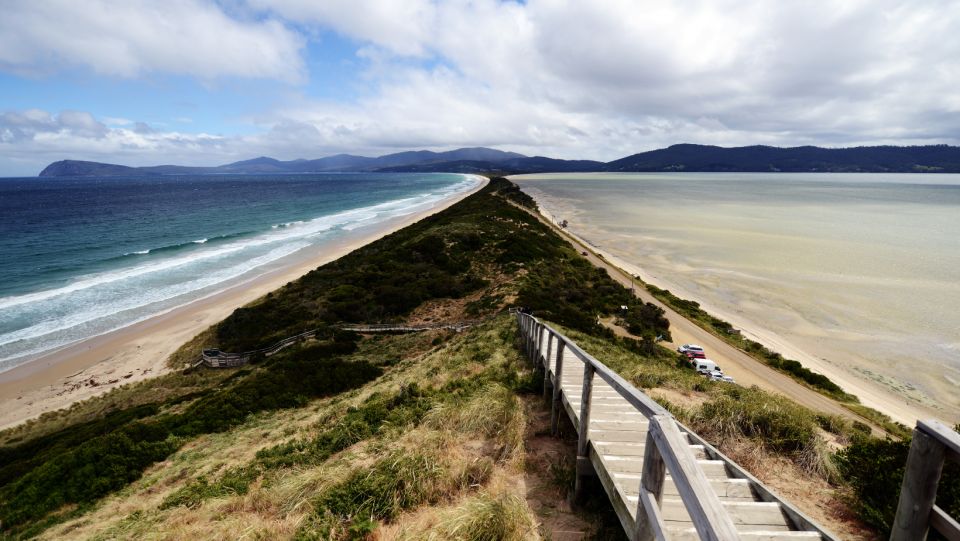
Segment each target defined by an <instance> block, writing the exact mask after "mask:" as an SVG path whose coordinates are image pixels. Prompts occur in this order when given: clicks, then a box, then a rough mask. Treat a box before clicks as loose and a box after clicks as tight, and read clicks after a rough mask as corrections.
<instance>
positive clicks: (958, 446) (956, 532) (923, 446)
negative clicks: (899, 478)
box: [890, 421, 960, 541]
mask: <svg viewBox="0 0 960 541" xmlns="http://www.w3.org/2000/svg"><path fill="white" fill-rule="evenodd" d="M946 460H952V461H954V462H956V463H958V464H960V434H957V433H956V432H954V431H953V430H951V429H950V428H949V427H947V426H946V425H944V424H943V423H941V422H939V421H919V422H917V427H916V428H915V429H914V430H913V441H912V442H911V443H910V454H909V455H908V456H907V468H906V471H905V472H904V475H903V486H902V487H901V489H900V503H899V505H898V506H897V516H896V519H895V520H894V523H893V531H892V532H891V533H890V540H891V541H913V540H915V539H926V538H927V533H928V531H929V530H930V528H933V529H934V530H936V531H937V532H938V533H939V534H940V535H941V536H943V537H944V538H945V539H948V540H949V541H960V523H958V522H957V520H956V519H955V518H953V517H951V516H950V515H948V514H947V513H945V512H944V511H943V509H941V508H939V507H937V505H936V497H937V487H939V485H940V474H941V473H942V471H943V464H944V462H945V461H946Z"/></svg>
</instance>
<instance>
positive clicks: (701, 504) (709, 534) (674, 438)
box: [646, 415, 740, 541]
mask: <svg viewBox="0 0 960 541" xmlns="http://www.w3.org/2000/svg"><path fill="white" fill-rule="evenodd" d="M648 434H650V435H652V436H653V441H654V442H655V443H656V451H653V449H650V448H648V449H647V450H646V453H651V452H657V453H658V454H659V455H660V458H661V459H662V460H663V463H664V464H665V465H666V469H667V471H669V472H670V476H671V477H673V482H674V484H675V485H676V486H677V492H679V493H680V499H682V500H683V504H684V505H685V506H686V508H687V512H688V513H690V518H691V519H692V520H693V526H694V527H695V528H696V529H697V533H698V534H700V539H706V540H710V541H726V540H734V539H740V534H739V533H738V532H737V528H736V526H735V525H734V524H733V519H731V518H730V515H729V514H728V513H727V511H726V510H725V509H724V508H723V504H722V503H720V498H719V497H718V496H717V493H716V491H714V490H713V488H712V487H711V486H710V481H709V480H707V476H706V475H705V474H704V473H703V470H701V469H700V467H699V466H698V465H697V459H696V457H695V456H693V452H691V451H690V446H689V444H688V443H686V442H684V440H683V436H682V435H681V434H680V429H679V428H678V427H677V423H676V422H674V420H673V418H671V417H666V416H663V415H654V416H653V417H650V428H649V432H648ZM661 484H662V480H661ZM649 522H651V523H652V521H649Z"/></svg>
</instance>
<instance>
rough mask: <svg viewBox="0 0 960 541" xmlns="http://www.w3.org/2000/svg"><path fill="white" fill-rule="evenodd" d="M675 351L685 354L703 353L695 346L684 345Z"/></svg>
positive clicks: (700, 348) (701, 349)
mask: <svg viewBox="0 0 960 541" xmlns="http://www.w3.org/2000/svg"><path fill="white" fill-rule="evenodd" d="M677 351H679V352H680V353H686V352H688V351H689V352H690V353H703V348H702V347H700V346H698V345H696V344H684V345H682V346H680V347H678V348H677Z"/></svg>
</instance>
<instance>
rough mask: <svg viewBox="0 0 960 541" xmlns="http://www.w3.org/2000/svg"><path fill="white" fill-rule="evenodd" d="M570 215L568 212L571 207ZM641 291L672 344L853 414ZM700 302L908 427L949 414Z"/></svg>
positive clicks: (611, 258) (594, 244)
mask: <svg viewBox="0 0 960 541" xmlns="http://www.w3.org/2000/svg"><path fill="white" fill-rule="evenodd" d="M525 191H528V193H530V194H531V195H532V196H534V198H535V199H538V198H539V200H538V204H539V206H540V213H541V214H543V215H544V217H545V218H546V219H547V220H548V221H550V222H551V223H556V221H557V220H556V218H555V217H554V216H553V215H552V214H551V213H550V211H549V210H547V207H548V205H545V204H544V200H543V196H542V192H541V193H538V192H537V190H525ZM567 210H569V209H567ZM565 215H569V212H567V213H566V214H565ZM565 233H566V234H567V235H568V236H570V237H571V238H573V239H574V240H575V241H577V242H579V243H580V244H581V245H583V246H584V247H589V249H590V250H592V251H593V252H595V253H597V254H600V255H601V256H602V257H603V260H604V261H603V262H595V263H601V264H602V263H608V264H609V265H610V266H611V267H612V268H614V269H619V270H621V271H622V272H623V274H625V275H626V276H639V277H640V279H641V280H643V281H644V282H646V283H649V284H653V285H655V286H657V287H662V288H665V287H669V286H670V284H664V283H662V282H661V281H660V280H658V279H657V278H655V277H653V276H651V275H650V274H649V273H647V272H646V271H645V270H644V269H643V268H642V266H641V265H638V264H636V263H633V262H630V261H627V260H625V259H624V258H623V257H619V256H617V255H615V254H612V253H610V252H608V251H607V250H604V249H602V248H600V247H599V246H600V245H604V244H605V242H604V239H601V238H595V237H596V235H598V232H597V231H591V232H590V235H593V237H587V236H585V235H584V234H582V233H580V232H578V231H574V230H571V229H570V228H568V229H567V230H565ZM677 294H678V295H680V296H681V297H684V298H688V299H692V300H696V301H698V302H699V301H700V299H695V298H692V296H690V295H689V294H685V293H684V292H681V291H677ZM637 296H638V297H640V298H641V299H642V300H644V301H645V302H652V303H653V304H656V305H658V306H661V307H663V308H665V309H666V310H667V312H668V319H669V320H670V323H671V325H670V329H671V334H672V335H673V340H674V342H673V343H671V344H668V345H669V346H672V347H676V346H678V345H680V344H682V343H690V342H695V343H699V344H701V345H703V346H705V347H706V348H707V350H708V352H709V356H710V357H711V358H712V359H713V360H715V361H716V362H717V363H718V364H719V365H720V366H722V367H723V370H724V372H725V373H727V374H729V375H731V376H733V377H734V378H735V379H736V380H737V383H739V384H740V385H746V386H751V385H757V386H758V387H760V388H762V389H765V390H768V391H772V392H778V393H780V394H784V395H786V396H788V397H789V398H791V399H793V400H795V401H797V402H799V403H801V404H803V405H805V406H807V407H810V408H812V409H814V410H817V411H823V412H826V413H834V414H839V415H843V416H845V417H851V412H850V411H849V410H846V409H845V408H843V407H842V406H840V405H839V403H837V402H835V401H834V400H832V399H829V398H827V397H825V396H823V395H820V394H819V393H817V392H815V391H812V390H810V389H808V388H806V387H804V386H802V385H801V384H799V383H797V382H796V381H794V380H792V379H791V378H790V377H789V376H787V375H785V374H782V373H780V372H777V371H776V370H773V369H772V368H770V367H768V366H766V365H764V364H762V363H760V362H759V361H757V360H755V359H753V358H751V357H749V356H748V355H746V354H745V353H742V352H740V351H738V350H736V349H735V348H733V347H732V346H729V345H728V344H727V343H726V342H723V341H722V340H720V339H719V338H716V337H714V336H713V335H711V334H710V333H709V332H707V331H704V330H703V329H700V328H699V327H698V326H697V325H695V324H694V323H692V322H690V321H689V320H687V319H686V318H684V317H683V316H682V315H679V314H676V313H675V312H673V310H670V309H669V308H667V307H666V306H664V305H663V304H662V303H661V302H660V301H658V300H657V299H655V298H653V297H652V296H651V295H650V294H649V293H647V292H646V291H645V290H643V289H642V288H637ZM701 306H702V307H703V309H704V310H706V311H707V312H709V313H710V314H712V315H714V316H715V317H718V318H720V319H723V320H725V321H728V322H730V323H731V324H733V325H734V327H735V328H738V329H740V330H741V332H742V333H743V335H744V336H745V337H747V338H749V339H751V340H754V341H756V342H759V343H761V344H763V345H764V346H766V347H767V348H769V349H771V350H773V351H776V352H778V353H780V354H781V355H783V356H784V357H786V358H791V359H795V360H798V361H800V362H801V363H802V364H803V365H804V366H806V367H807V368H809V369H811V370H813V371H815V372H819V373H821V374H823V375H825V376H827V377H828V378H830V379H831V380H832V381H834V382H835V383H837V384H838V385H840V387H842V388H843V389H844V390H845V391H847V392H849V393H851V394H854V395H856V396H857V397H858V398H859V399H860V402H861V403H862V404H864V405H866V406H869V407H871V408H874V409H876V410H878V411H881V412H883V413H885V414H887V415H889V416H890V417H891V418H892V419H893V420H895V421H899V422H901V423H903V424H905V425H907V426H914V425H915V424H916V421H917V420H918V419H931V418H940V419H943V418H945V417H946V416H945V415H944V412H943V411H941V410H937V409H933V408H930V407H927V406H924V405H923V404H919V403H917V402H916V401H913V400H909V399H907V398H906V397H904V396H902V395H899V394H897V393H894V392H890V391H889V390H888V389H887V388H885V387H883V386H880V385H876V384H874V383H873V382H871V381H868V380H864V379H862V378H859V377H857V376H855V375H853V374H851V373H850V372H849V371H846V370H843V369H840V368H838V367H837V366H836V365H834V364H831V363H826V362H824V361H823V360H821V359H818V358H817V357H816V356H814V355H811V354H810V353H809V352H808V351H806V350H804V349H803V348H802V347H799V346H797V345H795V344H794V343H792V342H791V341H789V340H786V339H784V338H783V337H781V336H778V335H777V334H776V333H774V332H772V331H769V330H767V329H764V328H763V327H762V326H760V325H757V324H755V323H753V322H749V321H744V320H743V318H741V317H738V315H736V314H733V313H729V312H725V311H724V310H722V309H719V308H718V307H716V306H712V305H710V304H709V303H707V304H704V303H701Z"/></svg>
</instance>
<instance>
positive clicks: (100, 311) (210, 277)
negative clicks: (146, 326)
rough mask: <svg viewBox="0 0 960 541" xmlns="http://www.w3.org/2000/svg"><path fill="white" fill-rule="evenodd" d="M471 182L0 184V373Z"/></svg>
mask: <svg viewBox="0 0 960 541" xmlns="http://www.w3.org/2000/svg"><path fill="white" fill-rule="evenodd" d="M476 182H477V181H476V179H474V178H472V177H465V176H463V175H436V174H375V173H355V174H320V175H219V176H175V177H174V176H170V177H166V176H164V177H159V176H152V177H140V178H116V177H110V178H53V179H50V178H21V179H0V371H3V370H6V369H9V368H12V367H14V366H16V365H18V364H21V363H23V362H26V361H27V360H29V359H30V358H33V357H36V356H38V355H40V354H43V353H44V352H47V351H50V350H51V349H55V348H57V347H60V346H63V345H65V344H69V343H72V342H75V341H78V340H82V339H85V338H89V337H91V336H96V335H98V334H102V333H105V332H108V331H111V330H113V329H117V328H121V327H124V326H127V325H130V324H132V323H134V322H136V321H140V320H143V319H146V318H148V317H151V316H153V315H156V314H159V313H163V312H165V311H168V310H170V309H172V308H175V307H177V306H182V305H184V304H187V303H189V302H192V301H194V300H196V299H199V298H202V297H205V296H209V295H211V294H214V293H216V292H218V291H222V290H224V289H226V288H227V287H230V286H232V285H235V284H238V283H242V282H245V281H247V280H251V279H253V278H255V277H256V276H259V275H262V274H264V273H266V272H269V271H271V270H274V269H276V268H278V267H279V266H282V265H283V262H284V261H286V260H287V259H288V256H292V255H293V254H295V253H297V252H299V251H301V250H304V249H310V250H314V251H316V250H323V248H324V246H326V245H329V244H330V243H332V242H335V241H337V240H338V239H339V238H342V237H343V236H344V235H346V234H348V232H349V231H351V230H354V229H356V228H359V227H365V226H376V225H377V224H378V223H381V222H384V221H387V220H389V219H391V218H395V217H397V216H403V215H407V214H412V213H415V212H420V211H423V210H426V209H428V208H430V207H432V206H434V205H436V204H437V203H438V202H440V201H442V200H443V199H445V198H446V197H449V196H450V195H452V194H453V193H455V192H459V191H464V190H467V189H470V188H471V187H473V186H475V185H476Z"/></svg>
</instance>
